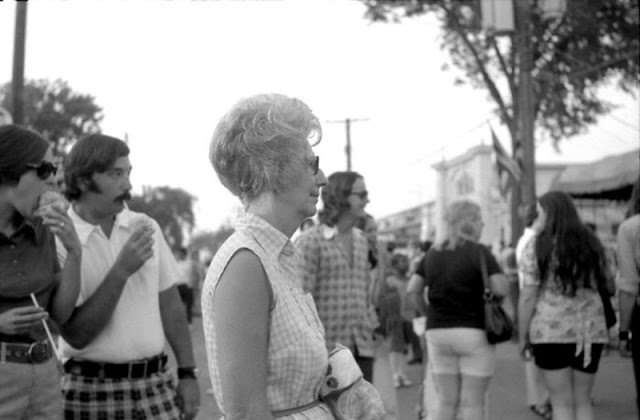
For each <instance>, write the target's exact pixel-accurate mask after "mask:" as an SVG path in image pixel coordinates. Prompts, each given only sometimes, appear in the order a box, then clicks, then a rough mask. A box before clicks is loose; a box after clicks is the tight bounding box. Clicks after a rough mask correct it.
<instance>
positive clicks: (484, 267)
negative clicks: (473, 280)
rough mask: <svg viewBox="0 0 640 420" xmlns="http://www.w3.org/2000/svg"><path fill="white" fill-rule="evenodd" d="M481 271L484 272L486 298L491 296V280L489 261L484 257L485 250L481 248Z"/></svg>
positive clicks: (483, 280)
mask: <svg viewBox="0 0 640 420" xmlns="http://www.w3.org/2000/svg"><path fill="white" fill-rule="evenodd" d="M480 246H482V245H480ZM480 271H481V272H482V282H483V283H484V298H485V299H487V298H491V297H492V295H493V292H492V291H491V281H490V280H489V272H488V271H487V261H486V260H485V258H484V250H483V249H482V248H480Z"/></svg>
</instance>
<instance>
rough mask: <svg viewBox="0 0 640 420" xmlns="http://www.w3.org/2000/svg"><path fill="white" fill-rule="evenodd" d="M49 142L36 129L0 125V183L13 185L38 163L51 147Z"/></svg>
mask: <svg viewBox="0 0 640 420" xmlns="http://www.w3.org/2000/svg"><path fill="white" fill-rule="evenodd" d="M49 146H50V144H49V142H48V141H47V140H45V139H44V138H43V137H42V136H41V135H40V134H38V133H36V132H35V131H31V130H28V129H26V128H24V127H20V126H18V125H14V124H9V125H4V126H1V127H0V185H13V184H16V183H17V182H18V180H19V179H20V177H21V176H22V175H23V174H24V173H25V172H27V171H28V170H29V167H28V166H27V165H28V164H38V163H40V162H41V161H42V158H43V157H44V155H45V154H46V153H47V149H49Z"/></svg>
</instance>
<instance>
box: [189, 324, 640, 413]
mask: <svg viewBox="0 0 640 420" xmlns="http://www.w3.org/2000/svg"><path fill="white" fill-rule="evenodd" d="M191 335H192V337H193V346H194V352H195V357H196V363H197V365H198V368H199V377H198V381H199V383H200V390H201V405H200V413H199V414H198V416H197V418H196V419H197V420H214V419H215V420H217V419H218V418H219V417H220V412H219V411H218V409H217V406H216V403H215V401H214V398H213V395H211V394H208V393H207V390H209V389H210V388H211V383H210V382H209V372H208V371H207V363H206V351H205V347H204V336H203V332H202V320H201V318H200V317H199V316H196V317H194V319H193V329H192V332H191ZM381 363H382V361H380V360H379V361H377V364H381ZM382 365H383V363H382ZM380 368H381V369H384V366H381V367H380ZM422 369H423V366H421V365H412V366H408V367H407V372H408V375H409V377H410V379H411V380H412V381H413V382H414V384H415V385H414V386H412V387H409V388H401V389H399V390H397V391H396V390H394V388H393V387H392V386H388V387H383V389H381V392H382V393H383V398H385V399H388V400H394V399H397V405H398V407H397V409H398V416H397V420H416V419H417V418H418V415H417V411H416V407H417V405H418V402H419V398H420V395H419V390H420V386H419V383H420V381H421V380H422ZM393 392H395V395H388V394H389V393H393ZM593 395H594V402H595V418H596V419H597V420H637V417H636V413H635V401H634V399H635V384H634V381H633V370H632V367H631V359H623V358H621V357H620V356H619V355H618V353H617V351H609V353H608V354H607V355H606V356H604V357H603V358H602V361H601V363H600V369H599V371H598V374H597V376H596V384H595V387H594V392H593ZM489 418H490V419H491V420H540V417H537V416H535V415H534V414H533V413H531V412H530V411H529V409H528V407H527V406H526V401H525V388H524V369H523V366H522V362H521V360H520V357H519V356H518V351H517V346H516V344H515V343H504V344H501V345H499V346H498V361H497V367H496V374H495V376H494V378H493V380H492V382H491V389H490V402H489Z"/></svg>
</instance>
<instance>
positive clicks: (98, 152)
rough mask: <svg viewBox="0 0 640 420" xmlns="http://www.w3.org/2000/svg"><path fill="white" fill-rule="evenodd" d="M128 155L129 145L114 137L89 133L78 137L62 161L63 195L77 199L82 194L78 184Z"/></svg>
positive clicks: (88, 179) (88, 180)
mask: <svg viewBox="0 0 640 420" xmlns="http://www.w3.org/2000/svg"><path fill="white" fill-rule="evenodd" d="M126 156H129V146H127V144H126V143H125V142H124V141H122V140H120V139H118V138H115V137H110V136H105V135H104V134H91V135H89V136H87V137H84V138H82V139H80V140H79V141H78V142H77V143H76V144H75V145H74V146H73V147H72V148H71V151H70V152H69V155H68V156H67V158H66V159H65V163H64V182H65V184H66V189H65V192H64V194H65V196H66V197H67V199H69V200H77V199H78V198H80V196H81V195H82V190H81V189H80V184H81V183H82V182H89V184H90V185H91V177H92V176H93V174H95V173H103V172H106V171H107V170H108V169H109V168H111V167H112V166H113V165H114V164H115V163H116V160H118V159H119V158H121V157H126Z"/></svg>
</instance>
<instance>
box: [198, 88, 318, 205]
mask: <svg viewBox="0 0 640 420" xmlns="http://www.w3.org/2000/svg"><path fill="white" fill-rule="evenodd" d="M321 138H322V128H321V126H320V120H319V119H318V118H317V117H316V116H315V115H314V114H313V112H312V111H311V109H310V108H309V107H308V106H307V105H306V104H305V103H304V102H302V101H301V100H299V99H296V98H290V97H288V96H285V95H281V94H261V95H256V96H251V97H249V98H245V99H242V100H241V101H240V102H238V103H237V104H235V105H234V106H233V107H232V108H231V110H230V111H229V112H228V113H227V114H226V115H225V116H224V117H222V119H221V120H220V121H219V122H218V125H217V126H216V129H215V132H214V133H213V138H212V139H211V144H210V147H209V161H210V162H211V165H212V166H213V169H214V170H215V171H216V174H217V175H218V178H219V179H220V182H221V183H222V185H224V186H225V187H226V188H227V189H228V190H229V191H230V192H231V193H232V194H233V195H235V196H237V197H239V198H240V200H241V201H242V202H243V203H244V204H245V205H246V204H247V203H248V202H251V201H252V200H254V199H255V198H256V197H258V196H259V195H260V194H262V193H263V192H266V191H273V192H275V193H280V192H284V191H287V190H288V189H290V188H291V186H293V185H294V184H295V182H296V179H295V172H296V170H297V169H298V168H299V167H300V165H302V164H304V154H305V153H306V150H307V147H308V146H307V144H305V142H308V143H310V144H311V146H315V145H316V144H318V143H319V142H320V139H321Z"/></svg>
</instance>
